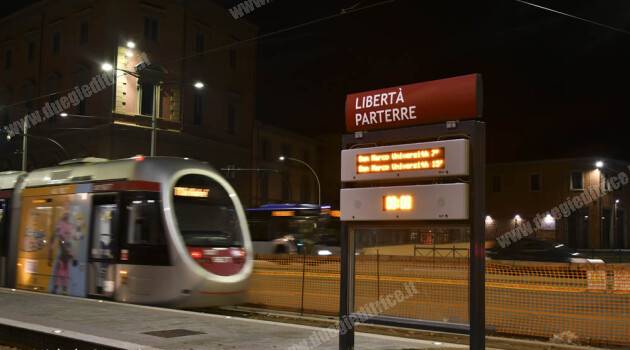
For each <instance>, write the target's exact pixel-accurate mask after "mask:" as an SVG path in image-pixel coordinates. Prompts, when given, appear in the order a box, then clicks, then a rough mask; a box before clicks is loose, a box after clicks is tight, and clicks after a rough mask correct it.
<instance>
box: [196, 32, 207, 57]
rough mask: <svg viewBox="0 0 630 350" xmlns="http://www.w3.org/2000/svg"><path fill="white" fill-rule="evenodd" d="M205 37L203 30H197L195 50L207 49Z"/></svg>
mask: <svg viewBox="0 0 630 350" xmlns="http://www.w3.org/2000/svg"><path fill="white" fill-rule="evenodd" d="M205 41H206V40H205V38H204V35H203V33H201V32H197V35H196V36H195V52H198V53H200V52H203V51H204V49H205V44H206V43H205Z"/></svg>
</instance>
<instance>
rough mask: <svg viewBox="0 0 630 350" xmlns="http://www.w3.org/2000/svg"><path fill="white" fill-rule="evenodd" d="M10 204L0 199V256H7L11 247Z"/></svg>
mask: <svg viewBox="0 0 630 350" xmlns="http://www.w3.org/2000/svg"><path fill="white" fill-rule="evenodd" d="M7 211H8V202H7V201H6V200H5V199H0V256H6V255H7V253H8V250H9V249H8V246H9V230H8V228H9V225H8V218H9V213H8V212H7Z"/></svg>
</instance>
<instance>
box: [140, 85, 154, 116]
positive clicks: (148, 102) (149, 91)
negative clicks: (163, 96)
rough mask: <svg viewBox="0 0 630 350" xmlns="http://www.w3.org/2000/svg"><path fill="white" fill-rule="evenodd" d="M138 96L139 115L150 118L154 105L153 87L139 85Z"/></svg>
mask: <svg viewBox="0 0 630 350" xmlns="http://www.w3.org/2000/svg"><path fill="white" fill-rule="evenodd" d="M140 95H141V96H140V114H142V115H149V116H152V115H153V107H154V105H155V85H153V84H148V83H144V84H141V85H140Z"/></svg>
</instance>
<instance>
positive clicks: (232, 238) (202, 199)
mask: <svg viewBox="0 0 630 350" xmlns="http://www.w3.org/2000/svg"><path fill="white" fill-rule="evenodd" d="M173 204H174V208H175V217H176V218H177V224H178V226H179V231H180V232H181V235H182V238H183V239H184V242H185V243H186V246H187V247H188V251H189V253H190V255H191V257H192V258H193V259H194V260H195V261H196V262H197V263H198V264H199V265H201V266H202V267H203V268H205V269H206V270H208V271H210V272H212V273H215V274H218V275H222V276H228V275H233V274H235V273H237V272H238V271H240V270H241V268H242V267H243V265H244V263H245V254H246V253H245V249H244V248H243V235H242V232H241V228H240V225H239V220H238V215H237V213H236V208H235V207H234V204H233V202H232V198H230V196H229V194H228V193H227V191H226V190H225V189H224V188H223V187H222V186H221V185H220V184H218V183H217V182H215V181H214V180H212V179H210V178H209V177H206V176H202V175H186V176H183V177H182V178H181V179H179V181H177V183H176V184H175V188H174V189H173Z"/></svg>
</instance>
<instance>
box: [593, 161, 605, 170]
mask: <svg viewBox="0 0 630 350" xmlns="http://www.w3.org/2000/svg"><path fill="white" fill-rule="evenodd" d="M603 166H604V162H602V161H601V160H598V161H597V162H595V167H596V168H597V169H601V168H602V167H603Z"/></svg>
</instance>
